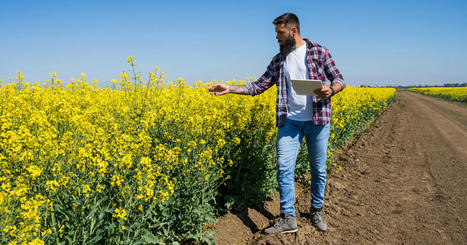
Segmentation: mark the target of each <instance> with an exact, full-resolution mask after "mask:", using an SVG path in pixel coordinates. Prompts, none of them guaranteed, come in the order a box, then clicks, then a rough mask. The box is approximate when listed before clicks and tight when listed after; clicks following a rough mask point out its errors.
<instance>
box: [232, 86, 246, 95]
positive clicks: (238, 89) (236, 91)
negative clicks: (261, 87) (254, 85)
mask: <svg viewBox="0 0 467 245" xmlns="http://www.w3.org/2000/svg"><path fill="white" fill-rule="evenodd" d="M229 92H230V93H233V94H243V95H249V94H250V92H249V91H248V89H247V88H246V87H245V86H244V85H230V86H229Z"/></svg>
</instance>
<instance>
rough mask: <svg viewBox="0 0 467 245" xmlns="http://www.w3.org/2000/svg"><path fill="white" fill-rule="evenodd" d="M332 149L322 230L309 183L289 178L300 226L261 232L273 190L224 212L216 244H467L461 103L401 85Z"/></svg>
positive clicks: (274, 205)
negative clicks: (313, 217)
mask: <svg viewBox="0 0 467 245" xmlns="http://www.w3.org/2000/svg"><path fill="white" fill-rule="evenodd" d="M396 98H397V101H396V102H395V103H393V104H392V105H391V106H389V107H388V109H387V110H386V111H385V112H384V113H383V115H381V117H380V118H379V119H378V120H377V121H376V122H375V123H374V124H373V125H372V126H371V127H370V129H369V130H368V132H367V133H366V134H364V135H363V136H361V137H359V138H358V139H355V140H354V141H353V142H352V143H351V144H350V145H349V146H348V147H347V148H346V149H345V150H344V152H343V153H341V154H340V155H339V156H338V163H339V164H340V165H341V166H342V168H343V170H342V171H341V172H340V173H338V174H335V175H333V176H332V177H331V178H329V179H328V185H327V187H326V197H325V208H324V209H323V212H324V215H325V219H326V221H327V223H328V231H327V232H326V233H320V232H318V231H317V230H316V229H315V228H314V227H313V226H312V225H311V222H310V220H309V209H310V202H311V200H310V199H311V198H310V192H309V186H303V185H301V184H299V183H297V184H296V193H297V198H296V210H297V218H298V226H299V230H298V232H297V233H294V234H279V235H275V236H265V235H263V234H261V231H262V230H263V229H264V228H267V227H268V226H269V225H271V224H273V222H274V221H276V220H277V219H278V217H279V200H278V197H276V198H273V200H271V201H268V202H266V203H265V204H264V206H262V207H252V208H249V209H248V210H244V211H243V212H240V213H229V214H227V215H225V216H223V217H222V219H221V220H220V222H219V223H218V224H217V225H216V229H217V231H218V234H217V236H216V237H215V242H216V244H323V243H324V244H467V225H466V223H465V221H466V220H465V219H466V215H467V171H466V168H467V106H465V105H464V104H458V103H452V102H448V101H444V100H441V99H437V98H432V97H427V96H423V95H419V94H415V93H411V92H407V91H398V92H397V96H396Z"/></svg>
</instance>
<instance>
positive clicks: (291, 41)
mask: <svg viewBox="0 0 467 245" xmlns="http://www.w3.org/2000/svg"><path fill="white" fill-rule="evenodd" d="M291 29H292V28H290V27H285V25H284V24H278V25H276V39H277V42H279V47H280V52H281V54H282V55H287V54H288V53H290V52H291V51H292V50H293V49H294V48H295V43H296V42H295V38H294V36H293V34H292V30H291Z"/></svg>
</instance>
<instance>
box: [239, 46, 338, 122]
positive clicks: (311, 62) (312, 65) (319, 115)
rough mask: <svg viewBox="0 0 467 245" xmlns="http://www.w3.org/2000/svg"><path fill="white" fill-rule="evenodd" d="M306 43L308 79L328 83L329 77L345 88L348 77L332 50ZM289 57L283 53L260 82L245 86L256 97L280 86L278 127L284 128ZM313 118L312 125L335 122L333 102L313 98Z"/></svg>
mask: <svg viewBox="0 0 467 245" xmlns="http://www.w3.org/2000/svg"><path fill="white" fill-rule="evenodd" d="M304 40H305V41H306V61H307V62H306V66H307V70H308V74H309V78H308V79H313V80H321V81H323V82H326V78H327V79H328V80H329V81H330V82H331V85H332V84H333V83H335V82H337V83H339V84H340V85H341V86H342V89H343V88H345V86H346V84H345V82H344V78H343V76H342V74H341V73H340V72H339V70H338V69H337V68H336V66H335V63H334V60H333V59H332V57H331V54H330V53H329V51H328V50H327V49H326V48H325V47H323V46H321V45H319V44H317V43H313V42H311V41H310V40H308V39H306V38H305V39H304ZM285 58H286V56H283V55H282V54H281V53H279V54H277V55H276V56H274V57H273V58H272V61H271V63H269V65H268V67H267V69H266V72H265V73H264V74H263V75H262V76H261V77H260V78H259V79H258V80H256V81H254V82H249V83H246V84H245V86H246V88H247V89H248V91H249V93H250V94H251V95H252V96H255V95H258V94H261V93H263V92H264V91H266V90H267V89H268V88H270V87H272V85H274V84H276V86H277V100H276V126H277V127H282V126H283V125H284V122H285V118H286V117H287V84H286V83H287V81H286V79H285V75H284V72H283V69H284V62H285ZM312 110H313V116H312V122H313V124H315V125H324V124H327V123H329V122H330V121H331V99H327V100H322V99H321V98H319V97H317V96H313V107H312Z"/></svg>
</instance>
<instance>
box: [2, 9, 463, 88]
mask: <svg viewBox="0 0 467 245" xmlns="http://www.w3.org/2000/svg"><path fill="white" fill-rule="evenodd" d="M285 12H293V13H295V14H297V16H298V17H299V19H300V22H301V34H302V36H303V37H306V38H309V39H311V40H312V41H315V42H318V43H320V44H322V45H324V46H326V47H327V48H328V49H329V50H330V52H331V54H332V56H333V57H334V60H335V62H336V65H337V67H338V68H339V69H340V70H341V72H342V74H343V75H344V79H345V80H346V81H347V82H348V83H349V84H352V85H357V84H369V85H378V84H379V85H393V84H402V85H405V84H415V85H416V84H435V83H438V84H442V83H443V82H459V81H462V82H466V81H467V1H466V0H446V1H441V0H440V1H428V0H427V1H423V0H418V1H415V0H405V1H403V0H400V1H399V0H397V1H392V0H387V1H378V0H373V1H348V0H347V1H346V0H327V1H325V0H323V1H314V0H308V1H293V0H290V1H284V0H282V1H254V0H249V1H243V0H237V1H220V0H219V1H181V0H172V1H169V0H163V1H148V0H134V1H119V0H113V1H86V0H85V1H65V0H62V1H47V0H41V1H32V0H31V1H23V0H14V1H13V0H11V1H7V0H2V1H1V8H0V33H1V36H0V55H1V58H0V79H2V80H3V81H4V82H3V83H6V81H8V77H13V78H14V77H15V72H16V71H17V70H21V71H23V73H24V76H25V78H26V80H27V81H36V80H39V81H45V80H46V79H48V78H49V74H50V72H51V71H56V72H57V74H58V76H59V78H61V79H62V80H64V81H65V82H68V81H70V79H71V78H72V77H75V78H78V77H79V74H80V73H86V76H87V78H88V80H92V79H97V80H98V81H99V85H100V86H106V85H108V84H109V81H110V80H111V79H118V78H119V73H120V72H121V71H122V70H123V69H127V70H128V68H129V67H128V64H127V62H126V60H127V57H128V56H130V55H132V56H135V58H136V62H137V70H138V71H139V72H140V73H141V74H146V73H147V72H149V71H152V69H153V67H154V66H158V67H160V69H161V70H162V71H164V72H165V74H166V76H167V78H168V79H169V80H175V79H177V78H179V77H182V78H185V80H187V81H188V82H189V83H192V82H193V81H197V80H203V81H213V80H231V79H233V78H235V77H237V78H239V79H244V78H248V77H250V76H257V77H259V76H260V75H261V74H263V72H264V71H265V68H266V66H267V65H268V63H269V62H270V59H271V58H272V57H273V56H274V55H275V54H276V53H278V49H279V48H278V44H277V41H276V40H275V32H274V25H273V24H272V21H273V20H274V18H276V17H277V16H279V15H281V14H283V13H285Z"/></svg>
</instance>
